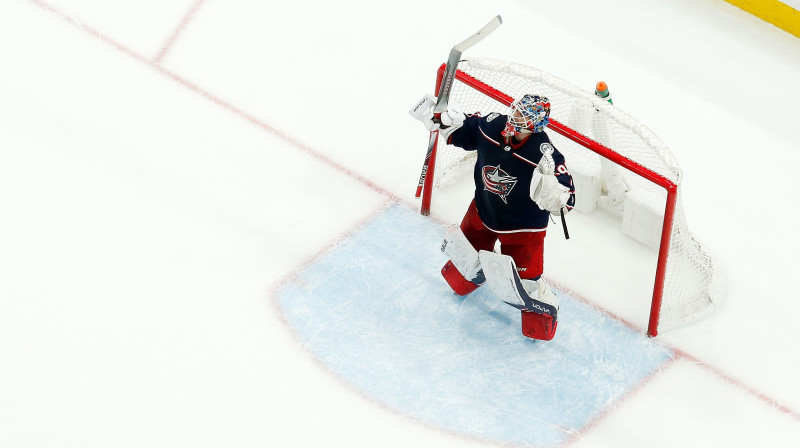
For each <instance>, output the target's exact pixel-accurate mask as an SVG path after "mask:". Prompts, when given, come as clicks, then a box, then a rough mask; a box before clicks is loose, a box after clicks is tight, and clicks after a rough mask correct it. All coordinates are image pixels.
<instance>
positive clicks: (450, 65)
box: [414, 15, 503, 215]
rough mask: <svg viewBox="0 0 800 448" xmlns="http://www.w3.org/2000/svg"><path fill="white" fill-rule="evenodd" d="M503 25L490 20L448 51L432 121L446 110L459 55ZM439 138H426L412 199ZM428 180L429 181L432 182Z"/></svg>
mask: <svg viewBox="0 0 800 448" xmlns="http://www.w3.org/2000/svg"><path fill="white" fill-rule="evenodd" d="M502 23H503V19H502V18H501V17H500V16H499V15H498V16H496V17H495V18H493V19H492V20H490V21H489V23H487V24H486V25H484V26H483V28H481V29H480V30H478V32H476V33H475V34H473V35H472V36H470V37H468V38H466V39H464V40H463V41H461V42H459V43H458V44H456V45H455V46H454V47H453V49H452V50H450V55H449V56H448V58H447V64H446V66H445V71H444V76H443V77H442V81H441V83H440V86H439V94H438V95H437V98H436V106H434V108H433V112H434V121H437V122H438V120H439V117H441V115H442V112H444V111H445V110H447V104H448V101H449V100H450V91H451V90H452V88H453V79H454V78H455V76H456V69H457V68H458V61H459V60H460V59H461V54H462V53H463V52H464V51H466V50H467V49H468V48H470V47H472V46H473V45H475V44H477V43H478V42H480V41H481V40H483V38H484V37H486V36H487V35H489V33H491V32H492V31H494V30H496V29H497V27H499V26H500V24H502ZM438 137H439V130H438V129H437V130H434V131H431V133H430V135H429V136H428V151H427V152H426V153H425V161H424V163H423V165H422V171H421V172H420V175H419V183H418V184H417V192H416V194H415V195H414V197H417V198H418V197H420V194H422V189H423V187H424V185H425V182H426V180H428V170H429V168H432V167H431V159H432V157H433V156H434V155H435V152H436V151H435V150H436V144H437V141H438ZM432 180H433V179H430V180H429V181H432ZM427 202H428V203H427V204H426V201H425V200H423V204H422V209H421V210H420V212H421V213H422V214H423V215H428V214H429V213H430V200H429V199H428V201H427Z"/></svg>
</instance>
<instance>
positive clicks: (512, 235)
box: [410, 94, 575, 341]
mask: <svg viewBox="0 0 800 448" xmlns="http://www.w3.org/2000/svg"><path fill="white" fill-rule="evenodd" d="M435 105H436V98H435V97H433V96H430V95H426V96H425V97H423V99H422V100H421V101H420V102H418V103H417V104H416V106H415V107H414V108H412V110H411V111H410V114H411V115H412V116H413V117H414V118H416V119H418V120H420V121H421V122H422V123H423V124H424V125H425V127H426V128H427V129H428V130H429V131H434V130H438V131H439V134H440V135H441V136H442V138H444V139H445V140H446V142H447V143H448V144H450V145H454V146H457V147H459V148H462V149H464V150H466V151H475V152H476V154H477V158H476V162H475V167H474V171H473V177H474V182H475V197H474V199H473V200H472V202H471V203H470V205H469V207H468V209H467V211H466V214H465V215H464V218H463V220H462V221H461V224H460V225H453V226H451V227H450V228H449V229H448V230H447V232H446V234H445V238H444V241H443V242H442V251H443V252H444V253H445V255H447V256H448V258H449V261H448V262H447V263H446V264H445V265H444V267H443V268H442V271H441V272H442V276H443V277H444V279H445V281H446V282H447V283H448V284H449V285H450V287H451V288H452V289H453V291H454V292H455V293H456V294H459V295H462V296H464V295H467V294H469V293H471V292H473V291H475V290H476V289H477V288H478V287H480V286H481V285H483V284H484V283H488V285H489V288H490V289H491V290H492V292H493V293H494V294H495V296H497V298H499V299H500V300H502V301H503V302H505V303H507V304H509V305H511V306H513V307H515V308H517V309H519V310H520V311H521V321H522V334H523V335H525V336H526V337H529V338H532V339H539V340H546V341H549V340H551V339H552V338H553V336H555V332H556V328H557V326H558V298H557V297H556V296H555V295H554V294H553V293H552V291H550V289H549V288H548V286H547V282H546V281H545V279H544V277H543V276H542V273H543V270H544V238H545V234H546V231H547V225H548V223H549V222H550V215H551V214H556V215H557V216H561V217H562V218H563V215H564V214H565V213H566V212H568V211H569V210H571V209H572V207H573V206H574V205H575V189H574V186H573V181H572V176H571V175H570V173H569V171H568V170H567V167H566V164H565V161H564V156H563V155H562V154H561V153H560V152H559V151H558V150H557V149H556V148H555V147H554V146H553V144H552V142H551V141H550V138H549V137H548V135H547V133H546V132H545V128H546V127H547V125H548V121H549V116H550V102H549V100H548V99H547V98H546V97H544V96H539V95H535V94H525V95H522V96H521V97H519V98H517V99H516V100H515V101H514V102H513V103H512V104H511V106H510V109H509V111H508V115H504V114H500V113H492V114H489V115H488V116H486V117H482V116H480V115H479V114H470V115H467V114H464V113H463V112H462V111H461V110H460V108H459V106H458V105H457V104H454V103H452V102H451V103H450V104H448V107H447V110H445V111H444V112H442V113H441V116H439V115H438V114H434V107H435ZM498 242H499V248H498V249H497V250H495V247H496V246H498Z"/></svg>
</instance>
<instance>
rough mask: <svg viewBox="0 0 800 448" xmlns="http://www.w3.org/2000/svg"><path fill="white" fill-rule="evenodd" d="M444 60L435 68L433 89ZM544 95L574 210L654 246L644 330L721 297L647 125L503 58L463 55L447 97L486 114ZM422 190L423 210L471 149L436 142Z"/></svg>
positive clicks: (671, 165)
mask: <svg viewBox="0 0 800 448" xmlns="http://www.w3.org/2000/svg"><path fill="white" fill-rule="evenodd" d="M444 68H445V66H444V65H442V66H441V67H440V69H439V76H438V78H437V86H436V91H438V90H439V83H440V82H441V79H442V75H443V72H444ZM525 93H536V94H539V95H545V96H547V97H548V98H549V99H550V103H551V115H550V117H551V121H550V125H549V126H548V129H549V130H550V131H555V132H549V133H548V134H549V136H550V137H551V139H552V140H553V143H554V144H555V146H556V147H557V148H558V149H559V151H561V152H562V153H563V154H564V156H565V157H566V160H567V165H568V168H569V170H570V173H571V174H572V176H573V180H574V182H575V190H576V206H575V210H577V211H579V212H583V213H589V212H591V211H592V210H593V209H594V208H596V207H601V208H603V209H605V210H607V211H609V212H611V213H614V214H616V215H618V216H620V217H621V219H622V224H623V225H622V227H623V232H624V233H626V234H627V235H628V236H630V237H632V238H634V239H635V240H638V241H639V242H641V243H643V244H646V245H649V246H651V247H653V248H654V249H655V250H657V251H658V257H657V266H656V273H655V284H654V288H653V295H652V300H651V304H650V316H649V323H648V329H647V333H648V334H649V335H650V336H655V335H657V334H658V333H659V332H663V331H666V330H670V329H673V328H678V327H681V326H684V325H687V324H690V323H692V322H696V321H697V320H700V319H702V318H703V317H705V316H707V315H708V314H709V313H710V312H711V311H713V309H714V307H715V305H716V303H717V301H718V300H719V297H718V296H719V292H718V289H719V288H718V286H717V285H716V283H717V281H716V280H717V277H718V275H715V266H714V263H713V260H712V258H711V256H709V254H708V253H707V251H705V250H704V248H703V247H702V245H701V244H700V243H699V242H698V241H697V239H696V238H695V237H694V236H693V235H692V234H691V232H690V231H689V228H688V226H687V224H686V218H685V216H684V212H683V207H682V203H681V197H680V181H681V170H680V168H679V165H678V162H677V160H676V159H675V157H674V156H673V154H672V152H671V151H670V150H669V148H668V147H667V146H666V145H665V144H664V143H663V142H662V141H661V139H659V138H658V137H657V136H656V135H655V134H654V133H653V132H652V131H650V130H649V129H648V128H646V127H645V126H644V125H642V124H641V123H640V122H638V121H637V120H636V119H634V118H632V117H631V116H630V115H628V114H626V113H624V112H623V111H621V110H620V109H618V108H617V107H615V106H613V105H612V104H609V102H608V101H606V100H604V99H602V98H599V97H598V96H596V95H594V94H593V93H591V92H588V91H585V90H582V89H579V88H577V87H575V86H573V85H571V84H570V83H567V82H566V81H564V80H561V79H559V78H557V77H554V76H552V75H549V74H547V73H545V72H542V71H540V70H538V69H535V68H531V67H527V66H523V65H519V64H514V63H510V62H505V61H498V60H494V59H484V58H470V59H465V60H462V61H461V62H459V66H458V71H457V73H456V80H455V82H454V84H453V87H452V91H451V94H450V101H451V102H455V103H457V104H459V105H460V106H461V107H462V108H463V110H465V111H468V112H478V113H480V114H481V115H483V116H486V115H488V114H490V113H492V112H500V113H507V112H508V105H509V104H510V103H511V101H512V100H513V98H516V97H518V96H521V95H522V94H525ZM434 143H435V144H433V145H432V150H433V154H432V156H431V157H432V159H431V162H430V165H429V166H428V167H427V173H425V179H424V188H422V192H421V194H422V204H423V205H422V210H421V211H422V213H423V214H428V213H429V209H430V201H431V196H432V194H433V190H434V188H440V187H443V186H446V185H448V184H450V183H453V182H454V181H456V180H457V179H459V178H460V177H462V176H463V175H464V174H465V173H471V171H472V168H473V166H474V163H475V153H474V152H467V151H463V150H461V149H459V148H456V147H452V146H449V145H446V144H444V143H442V141H441V139H439V140H438V141H437V140H434Z"/></svg>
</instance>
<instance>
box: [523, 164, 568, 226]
mask: <svg viewBox="0 0 800 448" xmlns="http://www.w3.org/2000/svg"><path fill="white" fill-rule="evenodd" d="M548 162H549V161H546V160H545V157H543V158H542V161H541V162H540V163H539V167H537V169H536V170H535V171H534V172H533V178H532V179H531V199H533V201H534V202H536V204H537V205H538V206H539V208H541V209H542V210H547V211H549V212H550V213H555V214H559V213H560V212H561V210H562V209H563V210H564V213H566V212H567V211H568V210H569V209H568V208H566V207H567V201H569V198H570V196H571V194H570V192H569V188H568V187H566V186H564V185H562V184H561V183H560V182H559V181H558V179H557V178H556V176H555V175H554V174H553V172H552V167H551V166H548V165H552V162H549V163H548ZM540 168H543V170H542V169H540ZM542 171H544V172H542Z"/></svg>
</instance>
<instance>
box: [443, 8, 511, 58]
mask: <svg viewBox="0 0 800 448" xmlns="http://www.w3.org/2000/svg"><path fill="white" fill-rule="evenodd" d="M502 23H503V18H502V17H500V16H499V15H498V16H495V17H494V18H493V19H492V20H490V21H489V23H487V24H486V25H484V27H483V28H481V29H479V30H478V32H477V33H475V34H473V35H472V36H470V37H468V38H466V39H464V40H463V41H461V42H459V43H458V44H456V46H455V47H453V49H454V50H456V51H458V52H463V51H464V50H466V49H467V48H469V47H471V46H473V45H475V44H477V43H478V42H480V41H482V40H483V38H484V37H486V36H487V35H489V33H491V32H492V31H494V30H496V29H497V27H499V26H500V25H501V24H502Z"/></svg>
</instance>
